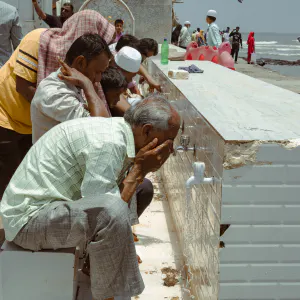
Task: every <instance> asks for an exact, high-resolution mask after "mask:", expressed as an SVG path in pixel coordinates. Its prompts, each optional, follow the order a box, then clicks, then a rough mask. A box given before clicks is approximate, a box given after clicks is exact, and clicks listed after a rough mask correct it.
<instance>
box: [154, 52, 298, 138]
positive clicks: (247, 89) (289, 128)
mask: <svg viewBox="0 0 300 300" xmlns="http://www.w3.org/2000/svg"><path fill="white" fill-rule="evenodd" d="M152 61H153V62H154V64H155V65H156V66H157V67H158V68H159V69H160V70H161V71H162V72H163V73H164V74H165V75H167V74H168V71H169V70H170V69H178V67H179V66H189V65H191V64H195V65H196V66H198V67H199V68H200V69H203V70H204V73H203V74H190V78H189V80H176V79H175V80H173V79H170V81H171V82H172V83H173V84H174V85H176V86H177V88H178V89H179V90H180V91H181V92H182V94H183V95H184V96H185V97H186V98H187V99H188V100H189V101H190V103H191V104H192V105H193V106H194V107H195V108H196V109H197V110H198V111H199V112H200V114H201V115H202V116H203V117H204V118H205V119H206V121H207V122H208V123H210V124H211V126H212V127H214V128H215V130H216V131H217V132H218V133H219V134H220V136H221V137H222V138H223V139H224V140H225V141H252V140H262V141H279V140H290V139H296V138H299V137H300V122H299V117H300V95H298V94H296V93H293V92H290V91H288V90H285V89H282V88H279V87H277V86H274V85H271V84H268V83H265V82H263V81H261V80H258V79H255V78H252V77H249V76H247V75H244V74H241V73H238V72H235V71H232V70H230V69H227V68H224V67H222V66H219V65H216V64H214V63H211V62H208V61H172V62H169V65H167V66H164V65H161V63H160V58H159V57H156V58H153V60H152Z"/></svg>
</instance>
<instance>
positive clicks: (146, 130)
mask: <svg viewBox="0 0 300 300" xmlns="http://www.w3.org/2000/svg"><path fill="white" fill-rule="evenodd" d="M152 130H153V125H151V124H145V125H143V127H142V134H143V135H144V136H146V137H149V136H150V134H151V132H152Z"/></svg>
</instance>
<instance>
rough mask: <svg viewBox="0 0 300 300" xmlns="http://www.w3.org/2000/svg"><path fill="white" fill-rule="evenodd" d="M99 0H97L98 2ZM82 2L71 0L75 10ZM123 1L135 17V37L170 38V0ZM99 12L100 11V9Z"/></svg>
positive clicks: (159, 39)
mask: <svg viewBox="0 0 300 300" xmlns="http://www.w3.org/2000/svg"><path fill="white" fill-rule="evenodd" d="M101 1H102V0H98V2H99V3H101ZM84 2H85V1H84V0H72V3H73V4H74V7H75V9H76V11H78V9H79V8H80V7H81V5H82V4H83V3H84ZM114 2H118V1H114ZM124 2H125V3H126V4H127V5H128V7H129V9H130V10H131V12H132V14H133V16H134V18H135V29H136V30H135V35H136V36H137V37H139V38H143V37H149V38H153V39H155V40H157V41H158V42H159V43H161V42H162V41H163V39H164V38H165V37H166V38H168V39H169V40H170V39H171V31H172V0H151V1H149V0H124ZM99 12H100V13H101V11H99ZM112 17H114V16H112Z"/></svg>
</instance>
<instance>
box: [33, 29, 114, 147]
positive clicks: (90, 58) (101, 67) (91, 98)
mask: <svg viewBox="0 0 300 300" xmlns="http://www.w3.org/2000/svg"><path fill="white" fill-rule="evenodd" d="M110 58H111V53H110V51H109V48H108V45H107V43H106V42H105V41H104V39H102V38H101V37H100V36H99V35H98V34H85V35H83V36H81V37H80V38H78V39H77V40H76V41H75V42H74V43H73V44H72V46H71V48H70V49H69V51H68V52H67V55H66V63H63V62H62V66H63V67H62V68H60V69H58V70H57V71H56V72H53V73H52V74H50V75H49V76H48V77H46V78H45V79H44V80H42V81H41V83H40V85H39V86H38V88H37V90H36V93H35V95H34V97H33V99H32V102H31V122H32V141H33V143H35V142H36V141H37V140H38V139H39V138H40V137H41V136H42V135H43V134H44V133H45V132H47V131H48V130H49V129H51V128H52V127H54V126H55V125H57V124H59V123H61V122H65V121H68V120H72V119H76V118H83V117H89V116H92V117H96V116H102V117H109V115H108V114H107V110H106V108H105V105H104V103H103V101H101V99H100V98H99V96H98V94H97V93H96V91H95V88H94V86H93V84H96V83H97V82H98V83H99V82H100V81H101V78H102V73H103V72H104V71H105V70H106V69H107V68H108V65H109V60H110ZM69 67H70V68H69ZM81 91H83V93H84V96H85V98H86V102H85V100H84V98H83V97H82V94H81ZM84 104H87V107H88V108H87V107H85V105H84Z"/></svg>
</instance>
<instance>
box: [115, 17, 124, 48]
mask: <svg viewBox="0 0 300 300" xmlns="http://www.w3.org/2000/svg"><path fill="white" fill-rule="evenodd" d="M123 26H124V22H123V20H121V19H118V20H116V21H115V28H116V38H115V40H114V43H117V42H118V41H119V39H120V38H121V36H122V35H123Z"/></svg>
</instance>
